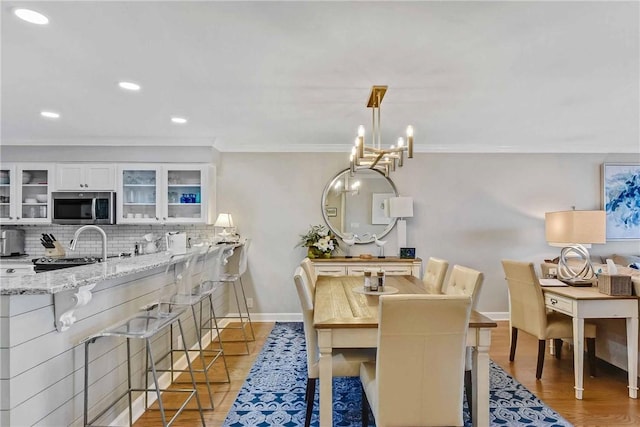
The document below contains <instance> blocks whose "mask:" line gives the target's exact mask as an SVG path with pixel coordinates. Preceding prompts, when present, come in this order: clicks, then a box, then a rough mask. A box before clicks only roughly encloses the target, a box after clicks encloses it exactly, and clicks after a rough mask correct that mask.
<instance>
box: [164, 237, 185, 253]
mask: <svg viewBox="0 0 640 427" xmlns="http://www.w3.org/2000/svg"><path fill="white" fill-rule="evenodd" d="M165 240H166V244H167V250H168V251H169V252H170V253H172V254H174V255H179V254H185V253H187V234H186V233H185V232H183V231H170V232H168V233H166V234H165Z"/></svg>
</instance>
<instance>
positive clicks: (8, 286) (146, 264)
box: [0, 252, 171, 295]
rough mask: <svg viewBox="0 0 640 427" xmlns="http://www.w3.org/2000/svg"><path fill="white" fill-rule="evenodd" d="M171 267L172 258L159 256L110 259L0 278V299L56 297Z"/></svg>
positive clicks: (169, 255) (162, 254)
mask: <svg viewBox="0 0 640 427" xmlns="http://www.w3.org/2000/svg"><path fill="white" fill-rule="evenodd" d="M169 263H171V254H170V253H169V252H161V253H156V254H150V255H140V256H135V257H130V258H110V259H108V260H107V262H104V263H103V262H99V263H95V264H90V265H83V266H80V267H71V268H63V269H60V270H53V271H48V272H43V273H38V274H33V275H27V276H21V277H10V278H6V279H5V278H3V279H2V283H1V284H0V295H30V294H55V293H57V292H62V291H66V290H70V289H75V288H78V287H80V286H86V285H94V284H96V283H98V282H101V281H103V280H109V279H116V278H119V277H124V276H128V275H131V274H135V273H140V272H143V271H146V270H152V269H155V268H159V267H162V266H166V265H168V264H169Z"/></svg>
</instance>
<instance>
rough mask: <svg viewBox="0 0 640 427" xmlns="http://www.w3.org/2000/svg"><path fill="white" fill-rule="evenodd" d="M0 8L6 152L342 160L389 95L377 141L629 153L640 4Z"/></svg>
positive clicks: (635, 135)
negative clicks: (373, 106) (196, 148)
mask: <svg viewBox="0 0 640 427" xmlns="http://www.w3.org/2000/svg"><path fill="white" fill-rule="evenodd" d="M17 5H21V6H25V7H29V8H31V9H35V10H38V11H40V12H42V13H44V14H45V15H47V16H48V17H49V19H50V23H49V25H47V26H36V25H32V24H28V23H26V22H23V21H20V20H19V19H17V18H16V17H15V16H14V15H13V14H12V13H11V9H12V8H13V7H15V6H17ZM0 7H1V13H2V27H1V35H2V41H1V47H2V75H1V83H2V86H1V90H2V129H1V131H2V143H3V145H8V144H69V145H74V144H82V145H92V144H94V145H105V144H106V145H129V144H141V145H163V144H171V145H174V144H184V145H211V144H213V145H214V146H215V147H217V148H218V149H220V150H222V151H347V149H348V147H349V146H350V145H351V144H352V141H353V138H354V137H355V133H356V128H357V126H358V125H359V124H365V126H367V127H368V128H370V121H371V112H370V110H369V109H367V108H366V106H365V104H366V100H367V98H368V95H369V90H370V87H371V86H372V85H388V86H389V91H388V92H387V95H386V97H385V99H384V102H383V104H382V126H383V131H384V138H385V142H386V141H388V142H389V143H390V144H391V143H393V141H395V137H396V136H400V134H401V132H403V129H404V128H405V126H406V125H407V124H412V125H413V126H414V128H415V129H416V150H417V151H421V152H434V151H442V152H611V153H614V152H627V153H628V152H634V153H635V152H640V145H639V141H640V131H639V127H640V109H639V104H640V101H639V100H640V85H639V75H640V73H639V62H640V59H639V50H640V45H639V41H638V40H639V10H640V9H639V3H638V2H636V1H629V2H610V1H601V2H554V1H532V2H490V1H480V2H455V1H444V2H435V1H431V2H339V3H337V2H238V1H234V2H212V1H199V2H192V1H173V2H167V1H138V2H134V1H121V2H111V1H88V2H71V1H67V2H59V1H43V2H12V1H3V2H2V4H1V5H0ZM119 80H131V81H136V82H138V83H140V84H141V85H142V90H141V91H140V92H139V93H126V92H124V91H122V90H120V89H118V88H117V82H118V81H119ZM43 109H51V110H54V111H58V112H60V113H61V115H62V117H61V118H60V119H59V120H46V119H43V118H42V117H40V116H39V112H40V111H41V110H43ZM172 115H180V116H185V117H188V119H189V123H188V124H187V125H183V126H178V125H175V124H172V123H171V122H170V120H169V118H170V117H171V116H172Z"/></svg>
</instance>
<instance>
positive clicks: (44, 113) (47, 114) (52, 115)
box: [40, 111, 60, 119]
mask: <svg viewBox="0 0 640 427" xmlns="http://www.w3.org/2000/svg"><path fill="white" fill-rule="evenodd" d="M40 115H41V116H42V117H46V118H48V119H59V118H60V114H59V113H56V112H55V111H40Z"/></svg>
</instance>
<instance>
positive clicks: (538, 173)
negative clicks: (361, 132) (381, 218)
mask: <svg viewBox="0 0 640 427" xmlns="http://www.w3.org/2000/svg"><path fill="white" fill-rule="evenodd" d="M624 161H633V162H639V161H640V155H639V154H637V153H636V154H633V155H624V154H615V155H614V154H611V155H606V154H548V155H547V154H417V155H416V157H415V159H413V160H409V161H407V162H406V163H405V166H404V168H402V169H399V170H398V171H397V172H395V173H393V174H392V179H393V180H394V182H395V183H396V186H397V188H398V191H399V192H400V193H401V194H402V195H408V196H412V197H413V198H414V200H415V206H414V215H415V216H414V217H413V218H410V219H408V220H407V234H408V237H407V243H408V245H409V246H415V247H416V253H417V256H419V257H421V258H423V259H426V258H428V257H429V256H436V257H442V258H445V259H448V260H449V261H450V263H451V264H463V265H467V266H469V267H472V268H476V269H479V270H481V271H483V272H484V273H485V283H484V286H483V289H482V291H481V295H480V300H479V303H478V309H479V310H480V311H482V312H506V311H507V310H508V307H507V294H506V283H505V282H504V278H503V273H502V269H501V265H500V260H501V259H503V258H512V259H519V260H531V261H534V262H536V263H538V262H540V261H541V260H542V259H544V258H553V257H555V256H557V255H558V253H559V252H558V249H556V248H552V247H549V246H548V245H547V244H546V242H545V240H544V213H545V212H547V211H556V210H566V209H571V206H575V207H576V209H596V208H600V199H601V197H600V165H601V164H602V163H603V162H612V163H613V162H624ZM346 166H347V155H346V154H336V153H222V155H221V164H220V165H219V168H218V208H219V211H221V212H227V211H228V212H231V213H232V214H233V218H234V222H235V223H236V224H237V225H238V228H239V232H240V234H241V235H244V236H250V237H252V238H253V239H254V241H253V244H252V247H251V250H250V252H249V275H248V276H249V277H248V279H247V280H246V281H245V287H246V288H247V289H248V293H249V295H248V296H250V297H254V298H255V301H256V310H255V311H256V312H258V313H293V312H299V308H298V301H297V297H296V293H295V290H294V287H293V283H292V279H291V277H292V274H293V271H294V269H295V267H296V265H297V264H298V263H299V262H300V260H301V259H302V258H303V257H304V256H305V250H304V249H302V248H295V247H294V246H295V245H296V243H297V242H298V238H299V235H300V234H302V233H304V232H305V231H306V230H307V228H308V227H309V225H310V224H320V223H322V222H323V220H322V214H321V210H320V209H321V207H320V205H321V201H320V199H321V195H322V191H323V189H324V186H325V184H326V183H327V182H328V181H329V180H330V179H331V178H332V177H333V176H334V175H335V174H336V173H337V172H338V171H339V170H341V169H344V168H346ZM387 237H388V238H387V240H388V241H389V242H388V244H387V249H386V253H387V254H392V253H394V252H395V251H396V250H397V245H396V236H395V229H394V230H393V231H392V232H391V233H390V234H389V235H388V236H387ZM356 250H357V251H359V252H367V251H368V252H371V253H375V249H374V248H373V247H372V246H370V245H367V246H364V247H362V246H358V247H357V248H356ZM354 252H355V251H354ZM612 252H621V253H640V243H639V242H637V241H635V242H610V243H607V244H606V245H594V248H593V249H592V253H594V254H607V253H612Z"/></svg>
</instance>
